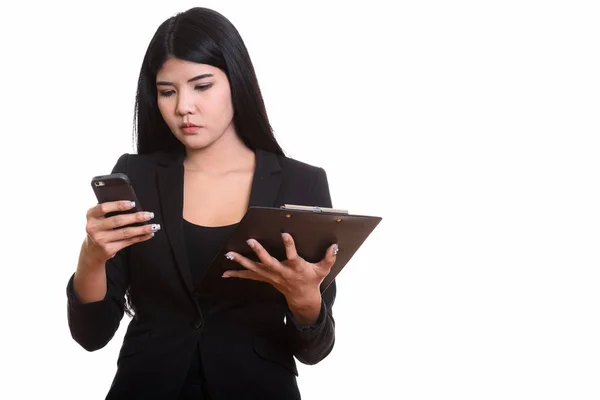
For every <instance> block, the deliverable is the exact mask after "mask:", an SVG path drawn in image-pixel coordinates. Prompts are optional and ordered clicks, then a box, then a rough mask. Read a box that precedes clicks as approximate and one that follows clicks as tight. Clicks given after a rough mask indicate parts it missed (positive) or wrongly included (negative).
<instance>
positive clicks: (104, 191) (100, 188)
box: [91, 173, 142, 226]
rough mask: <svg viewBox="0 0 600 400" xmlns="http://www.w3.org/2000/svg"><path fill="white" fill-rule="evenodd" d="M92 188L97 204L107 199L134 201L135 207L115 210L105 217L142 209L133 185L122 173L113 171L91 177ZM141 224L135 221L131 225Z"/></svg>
mask: <svg viewBox="0 0 600 400" xmlns="http://www.w3.org/2000/svg"><path fill="white" fill-rule="evenodd" d="M91 185H92V189H93V190H94V194H95V195H96V199H97V200H98V204H101V203H106V202H109V201H121V200H129V201H135V207H134V208H132V209H131V210H127V211H116V212H112V213H108V214H106V215H105V217H106V218H109V217H112V216H114V215H119V214H128V213H135V212H138V211H142V206H141V204H140V202H139V200H138V198H137V196H136V194H135V190H134V189H133V185H132V184H131V181H130V180H129V178H128V177H127V175H125V174H123V173H114V174H110V175H99V176H95V177H93V178H92V182H91ZM140 225H142V224H140V223H137V224H133V225H131V226H140Z"/></svg>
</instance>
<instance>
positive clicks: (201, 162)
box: [184, 132, 255, 174]
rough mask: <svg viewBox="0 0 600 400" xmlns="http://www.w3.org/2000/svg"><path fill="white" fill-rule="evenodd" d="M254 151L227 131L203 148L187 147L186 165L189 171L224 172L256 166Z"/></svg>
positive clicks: (233, 133) (235, 135)
mask: <svg viewBox="0 0 600 400" xmlns="http://www.w3.org/2000/svg"><path fill="white" fill-rule="evenodd" d="M254 156H255V155H254V151H252V149H250V148H248V147H247V146H246V144H245V143H244V142H243V141H242V140H241V139H240V138H239V137H238V136H237V134H235V132H227V133H225V134H224V135H223V137H221V138H220V139H219V140H217V141H216V142H215V143H213V144H211V145H210V146H208V147H206V148H203V149H187V150H186V157H185V161H184V167H185V169H186V170H188V171H195V172H205V173H210V174H222V173H227V172H230V171H236V170H240V169H249V168H250V169H251V168H253V167H254V162H255V159H254Z"/></svg>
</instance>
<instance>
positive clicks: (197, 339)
mask: <svg viewBox="0 0 600 400" xmlns="http://www.w3.org/2000/svg"><path fill="white" fill-rule="evenodd" d="M136 128H137V129H136V137H137V154H135V155H129V154H124V155H123V156H121V157H120V159H119V160H118V161H117V163H116V165H115V167H114V168H113V172H122V173H125V174H127V175H128V177H129V178H130V180H131V181H132V183H133V186H134V188H135V190H136V193H137V196H138V199H139V201H140V203H141V205H142V206H143V207H144V210H145V211H144V212H138V213H131V214H124V215H120V216H113V217H105V215H106V214H107V213H109V212H113V211H117V210H127V209H131V207H132V205H131V204H129V203H128V202H126V201H120V202H107V203H103V204H99V205H97V206H95V207H92V208H91V209H89V211H88V213H87V226H86V231H87V237H86V239H85V241H84V242H83V245H82V248H81V252H80V257H79V263H78V265H77V269H76V272H75V273H74V274H73V276H72V277H71V279H70V281H69V283H68V286H67V294H68V319H69V327H70V330H71V334H72V336H73V338H74V339H75V340H76V341H77V342H78V343H79V344H80V345H81V346H83V347H84V348H85V349H86V350H88V351H94V350H98V349H100V348H102V347H104V346H105V345H106V344H107V343H108V342H109V341H110V340H111V338H112V337H113V335H114V333H115V331H116V330H117V329H118V326H119V324H120V320H121V319H122V317H123V313H124V312H127V313H128V314H129V315H132V317H133V318H132V319H131V322H130V323H129V326H128V329H127V332H126V334H125V338H124V342H123V345H122V348H121V351H120V353H119V357H118V361H117V365H118V368H117V373H116V375H115V378H114V380H113V383H112V385H111V388H110V390H109V393H108V395H107V398H108V399H138V398H139V399H192V398H193V399H213V400H215V399H262V400H265V399H299V398H300V394H299V391H298V387H297V384H296V376H297V370H296V364H295V361H294V358H293V357H294V356H295V357H296V358H297V359H298V360H299V361H301V362H302V363H305V364H315V363H317V362H319V361H321V360H322V359H323V358H325V357H326V356H327V355H328V354H329V353H330V351H331V350H332V348H333V344H334V320H333V318H332V314H331V308H332V305H333V302H334V298H335V292H336V287H335V282H334V283H332V284H331V286H330V287H329V288H328V290H327V291H326V292H324V293H323V295H321V293H320V290H319V286H320V283H321V282H322V280H323V279H324V278H325V276H326V275H327V274H328V273H329V271H330V269H331V266H332V265H333V264H334V262H335V258H336V254H337V245H335V244H333V245H332V246H331V247H330V248H329V249H328V250H327V251H326V253H325V254H324V255H323V259H322V261H320V262H318V263H316V264H312V263H309V262H307V261H305V260H303V259H302V258H301V257H299V256H298V254H297V253H296V250H295V246H294V240H293V238H292V237H291V236H290V235H288V234H285V233H284V234H283V235H282V240H283V242H284V245H285V248H286V255H287V259H286V260H280V261H278V260H276V259H274V258H273V257H271V256H270V255H269V254H268V253H267V251H266V250H265V249H264V248H263V247H262V246H261V244H260V243H258V242H257V241H256V240H249V241H248V245H249V247H250V248H251V249H252V250H253V251H254V252H255V253H256V255H257V257H258V258H257V260H259V261H260V262H258V261H257V262H255V261H252V260H250V259H248V258H245V257H243V256H241V255H240V254H235V253H229V254H227V257H228V258H230V259H232V260H234V261H235V262H237V263H238V264H239V265H241V266H242V267H243V268H240V269H239V270H234V271H228V272H225V273H224V274H223V277H220V278H218V279H215V280H213V281H211V282H206V281H203V276H204V272H205V271H206V268H207V266H208V264H209V263H210V261H211V259H212V257H213V256H214V255H215V254H216V253H217V251H218V250H219V248H220V246H222V245H223V244H224V242H225V240H226V238H227V237H228V235H229V234H230V233H231V232H233V230H234V229H235V227H236V226H237V223H238V222H239V221H240V220H241V218H242V217H243V215H244V213H245V212H246V210H247V208H248V207H249V206H269V207H279V206H281V205H283V204H286V203H287V204H305V205H316V206H322V207H331V199H330V195H329V188H328V183H327V177H326V174H325V171H324V170H323V169H321V168H318V167H313V166H310V165H307V164H304V163H301V162H299V161H295V160H292V159H289V158H287V157H286V156H285V155H284V154H283V152H282V150H281V148H280V147H279V145H278V144H277V142H276V140H275V138H274V136H273V134H272V131H271V128H270V124H269V121H268V118H267V114H266V111H265V107H264V103H263V100H262V96H261V93H260V90H259V86H258V83H257V80H256V76H255V73H254V69H253V66H252V63H251V61H250V57H249V55H248V53H247V50H246V47H245V45H244V43H243V41H242V39H241V37H240V35H239V34H238V32H237V30H236V29H235V27H234V26H233V25H232V24H231V23H230V22H229V21H228V20H227V19H226V18H224V17H223V16H222V15H220V14H219V13H217V12H215V11H212V10H209V9H205V8H193V9H190V10H188V11H186V12H184V13H180V14H178V15H176V16H174V17H172V18H169V19H167V20H166V21H165V22H164V23H163V24H161V25H160V27H159V28H158V30H157V32H156V34H155V35H154V37H153V38H152V41H151V42H150V45H149V47H148V50H147V52H146V55H145V58H144V60H143V65H142V68H141V73H140V77H139V82H138V90H137V98H136ZM133 222H143V224H142V225H141V226H135V227H125V226H126V225H129V224H131V223H133ZM249 239H251V238H249ZM207 279H208V278H207ZM201 281H203V282H202V283H203V285H202V287H208V288H209V289H202V290H200V289H198V287H199V286H198V284H199V282H201Z"/></svg>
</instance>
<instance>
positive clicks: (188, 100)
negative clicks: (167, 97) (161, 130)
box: [176, 93, 196, 115]
mask: <svg viewBox="0 0 600 400" xmlns="http://www.w3.org/2000/svg"><path fill="white" fill-rule="evenodd" d="M193 100H194V99H193V98H192V97H191V96H186V95H185V94H184V93H180V94H179V95H178V96H177V110H176V111H177V114H179V115H188V114H193V113H194V110H195V109H196V106H195V105H194V101H193Z"/></svg>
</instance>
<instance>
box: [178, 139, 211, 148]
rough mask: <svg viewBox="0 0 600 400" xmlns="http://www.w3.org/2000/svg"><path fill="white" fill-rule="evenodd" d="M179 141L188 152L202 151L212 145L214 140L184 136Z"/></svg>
mask: <svg viewBox="0 0 600 400" xmlns="http://www.w3.org/2000/svg"><path fill="white" fill-rule="evenodd" d="M179 141H180V142H181V143H183V145H184V146H185V148H186V149H189V150H202V149H205V148H207V147H209V146H210V145H211V144H213V143H214V140H211V139H209V138H207V137H199V136H184V137H182V138H179Z"/></svg>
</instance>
